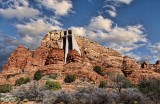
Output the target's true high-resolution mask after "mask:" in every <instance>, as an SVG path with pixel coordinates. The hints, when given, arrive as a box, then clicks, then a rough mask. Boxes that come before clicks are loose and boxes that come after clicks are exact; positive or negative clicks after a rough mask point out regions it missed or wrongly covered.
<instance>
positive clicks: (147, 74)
mask: <svg viewBox="0 0 160 104" xmlns="http://www.w3.org/2000/svg"><path fill="white" fill-rule="evenodd" d="M46 37H47V36H45V37H44V39H43V42H42V43H43V44H42V45H41V46H39V47H38V48H37V49H35V50H28V49H27V48H25V47H24V46H19V47H17V49H16V50H15V51H14V52H13V53H12V54H11V56H10V57H9V59H8V61H7V63H6V64H5V65H4V67H3V70H2V74H1V75H0V78H1V81H0V84H1V83H6V79H5V78H6V76H11V75H12V76H14V78H11V79H10V81H8V82H11V83H12V82H13V80H15V79H16V78H18V77H20V76H23V75H25V76H32V75H33V74H34V72H35V71H37V70H41V71H42V72H44V73H45V74H49V73H58V74H59V73H60V74H61V75H63V74H67V73H74V74H76V75H77V76H79V77H83V78H84V79H87V78H88V79H92V80H95V81H96V80H97V81H98V80H102V79H105V78H107V77H108V76H104V77H102V76H100V75H98V74H97V73H95V72H94V71H93V70H92V68H93V67H94V66H95V65H98V66H101V67H102V68H103V69H104V70H105V72H115V73H121V74H122V73H125V72H126V73H128V72H129V74H127V77H128V78H129V79H131V80H132V81H133V82H135V83H137V82H138V81H139V80H140V79H141V78H144V79H145V78H146V79H151V78H160V74H159V73H156V72H154V71H153V70H148V69H145V68H143V69H142V68H141V65H140V64H139V63H137V62H136V61H135V60H134V59H133V58H130V57H127V56H125V57H123V56H122V55H121V54H120V53H118V52H117V51H115V50H113V49H111V48H106V47H103V46H101V45H99V44H98V43H96V42H93V41H91V40H89V39H87V38H84V37H80V36H77V37H76V40H77V43H78V45H79V47H80V50H81V54H82V56H80V55H79V54H78V52H77V51H76V50H72V51H70V52H69V54H68V56H67V64H64V50H63V49H60V45H59V43H58V44H56V43H55V44H52V45H49V46H48V45H47V42H48V40H46V39H47V38H46ZM44 43H45V44H44ZM49 44H51V41H49ZM159 66H160V62H159V61H157V63H156V65H154V68H155V69H156V71H157V72H158V68H159ZM122 71H123V72H122Z"/></svg>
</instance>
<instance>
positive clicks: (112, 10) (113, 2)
mask: <svg viewBox="0 0 160 104" xmlns="http://www.w3.org/2000/svg"><path fill="white" fill-rule="evenodd" d="M132 1H133V0H106V5H104V8H107V10H106V12H107V13H108V14H109V15H110V16H111V17H116V16H117V13H116V8H117V7H119V6H120V5H121V4H126V5H129V4H130V3H131V2H132Z"/></svg>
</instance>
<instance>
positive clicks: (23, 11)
mask: <svg viewBox="0 0 160 104" xmlns="http://www.w3.org/2000/svg"><path fill="white" fill-rule="evenodd" d="M0 14H1V15H2V16H4V17H6V18H13V17H16V18H18V19H23V18H29V17H36V16H38V15H39V14H40V12H39V11H38V10H36V9H33V8H28V7H20V6H18V7H16V8H15V9H12V8H7V9H0Z"/></svg>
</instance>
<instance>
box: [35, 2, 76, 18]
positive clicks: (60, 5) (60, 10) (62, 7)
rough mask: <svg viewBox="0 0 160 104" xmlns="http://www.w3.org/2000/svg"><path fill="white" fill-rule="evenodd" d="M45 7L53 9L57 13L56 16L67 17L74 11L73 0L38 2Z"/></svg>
mask: <svg viewBox="0 0 160 104" xmlns="http://www.w3.org/2000/svg"><path fill="white" fill-rule="evenodd" d="M37 1H38V2H40V3H41V4H42V5H43V6H44V7H46V8H48V9H51V10H53V11H54V12H55V14H56V15H60V16H63V15H67V14H68V12H69V11H71V9H72V7H73V6H72V2H71V0H37Z"/></svg>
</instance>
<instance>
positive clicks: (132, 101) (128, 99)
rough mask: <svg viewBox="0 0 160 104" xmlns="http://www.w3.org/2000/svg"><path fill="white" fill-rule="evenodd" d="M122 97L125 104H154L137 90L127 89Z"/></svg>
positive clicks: (121, 94) (122, 93)
mask: <svg viewBox="0 0 160 104" xmlns="http://www.w3.org/2000/svg"><path fill="white" fill-rule="evenodd" d="M120 97H121V99H120V100H121V102H123V104H153V102H152V101H151V100H150V99H148V98H146V97H145V95H143V94H142V93H141V92H140V91H139V90H138V89H135V88H128V89H125V90H124V91H122V92H121V93H120Z"/></svg>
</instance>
